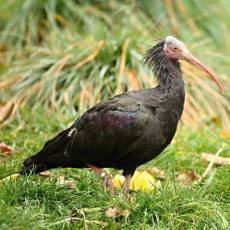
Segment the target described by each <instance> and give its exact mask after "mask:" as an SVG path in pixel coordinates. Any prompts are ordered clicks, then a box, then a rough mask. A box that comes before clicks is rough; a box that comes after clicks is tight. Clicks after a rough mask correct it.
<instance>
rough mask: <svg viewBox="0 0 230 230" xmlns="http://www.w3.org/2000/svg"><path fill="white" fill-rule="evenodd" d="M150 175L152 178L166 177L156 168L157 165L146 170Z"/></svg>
mask: <svg viewBox="0 0 230 230" xmlns="http://www.w3.org/2000/svg"><path fill="white" fill-rule="evenodd" d="M146 171H147V172H148V173H149V174H150V175H151V176H153V177H154V178H157V179H159V180H164V179H165V177H166V174H165V172H164V171H163V170H161V169H159V168H157V167H153V168H149V169H147V170H146Z"/></svg>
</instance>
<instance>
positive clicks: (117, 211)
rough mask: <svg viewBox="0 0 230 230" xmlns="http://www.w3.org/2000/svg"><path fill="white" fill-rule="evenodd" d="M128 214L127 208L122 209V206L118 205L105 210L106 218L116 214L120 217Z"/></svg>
mask: <svg viewBox="0 0 230 230" xmlns="http://www.w3.org/2000/svg"><path fill="white" fill-rule="evenodd" d="M129 214H130V212H129V210H127V209H122V208H119V207H114V208H108V209H107V210H106V211H105V215H106V216H107V217H108V218H114V217H118V216H122V217H125V218H127V217H128V216H129Z"/></svg>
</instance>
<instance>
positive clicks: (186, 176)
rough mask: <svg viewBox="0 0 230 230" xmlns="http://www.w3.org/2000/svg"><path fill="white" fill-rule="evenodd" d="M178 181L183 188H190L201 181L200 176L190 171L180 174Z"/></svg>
mask: <svg viewBox="0 0 230 230" xmlns="http://www.w3.org/2000/svg"><path fill="white" fill-rule="evenodd" d="M176 179H177V181H178V182H179V183H180V184H181V185H182V186H188V185H189V184H192V183H195V182H197V181H199V180H200V176H199V175H197V174H196V173H195V172H193V171H188V172H183V173H180V174H179V175H178V176H177V178H176Z"/></svg>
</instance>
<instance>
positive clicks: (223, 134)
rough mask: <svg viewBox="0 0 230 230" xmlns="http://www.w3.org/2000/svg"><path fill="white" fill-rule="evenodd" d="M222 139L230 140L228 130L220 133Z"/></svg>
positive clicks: (229, 131)
mask: <svg viewBox="0 0 230 230" xmlns="http://www.w3.org/2000/svg"><path fill="white" fill-rule="evenodd" d="M220 136H221V137H222V138H230V129H225V130H222V131H221V132H220Z"/></svg>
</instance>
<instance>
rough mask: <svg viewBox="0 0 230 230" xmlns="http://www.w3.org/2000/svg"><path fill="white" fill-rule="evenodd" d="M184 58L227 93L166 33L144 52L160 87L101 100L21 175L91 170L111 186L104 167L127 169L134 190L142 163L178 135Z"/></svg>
mask: <svg viewBox="0 0 230 230" xmlns="http://www.w3.org/2000/svg"><path fill="white" fill-rule="evenodd" d="M180 60H183V61H187V62H189V63H191V64H193V65H196V66H197V67H199V68H201V69H203V70H204V71H205V72H206V73H207V74H208V76H209V77H210V78H211V79H212V80H214V81H215V83H216V84H217V86H218V87H219V89H220V91H221V92H222V93H223V92H224V89H223V86H222V85H221V83H220V82H219V81H218V79H217V77H216V74H215V73H214V72H213V71H212V70H211V69H210V68H208V67H207V66H205V65H204V64H202V62H201V61H200V60H199V59H198V58H196V57H195V56H194V55H193V54H192V53H191V52H190V51H189V50H188V48H187V47H186V45H185V44H184V43H183V42H182V41H180V40H179V39H177V38H175V37H173V36H171V35H169V36H166V38H165V39H163V40H161V41H160V42H158V43H157V44H156V45H154V46H153V47H152V48H150V49H149V50H148V51H147V52H146V54H145V55H144V63H145V64H147V65H148V66H149V68H150V70H152V71H153V72H154V75H155V77H156V79H157V82H158V85H157V86H156V87H155V88H149V89H140V90H135V91H127V92H125V93H122V94H120V95H116V96H114V97H112V98H110V99H107V100H105V101H102V102H100V103H98V104H96V105H95V106H93V107H92V108H90V109H89V110H88V111H86V112H85V113H84V114H83V115H82V116H80V117H79V118H78V119H76V121H75V122H74V123H73V124H72V125H70V126H69V127H68V128H66V129H65V130H63V131H62V132H60V133H59V134H58V135H56V136H55V137H54V138H52V139H51V140H48V141H47V142H46V143H45V144H44V146H43V147H42V148H41V150H40V151H39V152H38V153H36V154H35V155H33V156H31V157H29V158H27V159H26V160H25V161H24V162H23V166H22V169H21V174H22V175H30V174H37V173H40V172H42V171H45V170H49V169H52V168H59V167H60V168H61V167H70V168H90V169H92V170H93V171H94V172H96V173H97V174H98V175H100V176H101V178H102V180H103V187H104V189H105V190H106V189H109V188H111V187H112V180H111V177H110V175H109V174H108V173H107V172H106V170H105V168H114V169H118V170H123V176H124V177H125V181H124V184H123V188H124V190H126V191H127V190H129V185H130V180H131V177H132V176H133V174H134V172H135V170H136V169H137V167H139V166H140V165H143V164H145V163H146V162H148V161H151V160H152V159H154V158H155V157H157V156H158V155H159V154H160V153H161V152H162V151H163V150H164V149H165V148H166V147H167V146H168V145H169V144H170V143H171V141H172V139H173V137H174V135H175V133H176V130H177V126H178V122H179V120H180V118H181V115H182V112H183V108H184V101H185V89H184V80H183V78H182V71H181V68H180Z"/></svg>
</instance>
